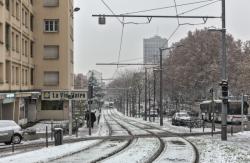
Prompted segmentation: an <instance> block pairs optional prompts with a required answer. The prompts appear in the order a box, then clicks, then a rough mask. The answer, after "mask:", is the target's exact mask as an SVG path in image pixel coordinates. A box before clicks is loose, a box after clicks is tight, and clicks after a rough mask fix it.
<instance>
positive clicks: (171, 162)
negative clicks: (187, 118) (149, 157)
mask: <svg viewBox="0 0 250 163" xmlns="http://www.w3.org/2000/svg"><path fill="white" fill-rule="evenodd" d="M163 140H164V142H165V144H166V145H165V149H164V151H163V153H162V154H161V155H160V156H159V157H158V158H157V159H156V160H155V161H154V162H155V163H166V162H167V163H192V162H194V160H195V151H194V150H193V147H192V145H191V144H190V143H188V142H187V141H185V140H183V139H182V138H177V137H170V138H164V139H163Z"/></svg>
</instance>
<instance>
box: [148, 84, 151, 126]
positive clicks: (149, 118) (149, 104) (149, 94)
mask: <svg viewBox="0 0 250 163" xmlns="http://www.w3.org/2000/svg"><path fill="white" fill-rule="evenodd" d="M150 84H151V82H150V80H149V81H148V112H149V115H148V120H149V121H150V122H151V103H150V101H151V99H150V98H151V97H150V96H151V91H150Z"/></svg>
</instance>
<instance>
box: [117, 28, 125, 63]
mask: <svg viewBox="0 0 250 163" xmlns="http://www.w3.org/2000/svg"><path fill="white" fill-rule="evenodd" d="M123 34H124V24H122V33H121V39H120V48H119V53H118V61H117V62H118V63H119V62H120V57H121V51H122V43H123ZM117 68H118V65H117Z"/></svg>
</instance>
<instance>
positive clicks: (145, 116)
mask: <svg viewBox="0 0 250 163" xmlns="http://www.w3.org/2000/svg"><path fill="white" fill-rule="evenodd" d="M147 82H148V79H147V68H145V93H144V94H145V101H144V120H145V121H147Z"/></svg>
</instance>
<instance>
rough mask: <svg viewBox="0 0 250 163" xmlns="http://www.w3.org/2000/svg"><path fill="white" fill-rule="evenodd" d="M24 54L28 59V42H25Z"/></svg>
mask: <svg viewBox="0 0 250 163" xmlns="http://www.w3.org/2000/svg"><path fill="white" fill-rule="evenodd" d="M24 54H25V56H26V57H27V56H28V41H27V40H25V41H24Z"/></svg>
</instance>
